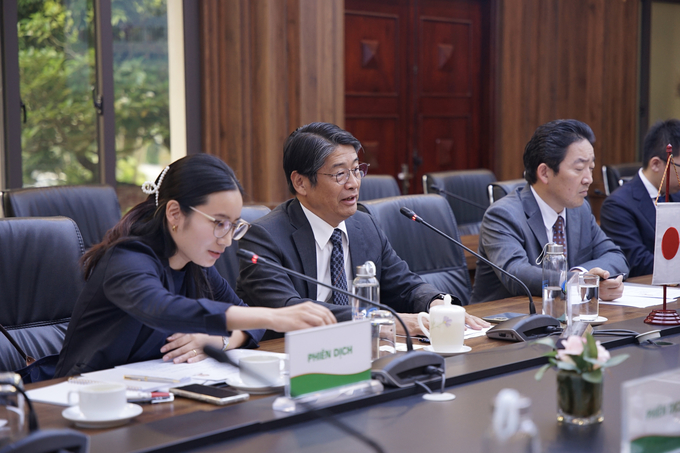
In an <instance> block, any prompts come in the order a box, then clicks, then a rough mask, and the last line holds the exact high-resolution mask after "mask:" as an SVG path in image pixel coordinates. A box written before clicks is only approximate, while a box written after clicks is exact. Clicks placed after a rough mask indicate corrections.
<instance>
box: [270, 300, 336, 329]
mask: <svg viewBox="0 0 680 453" xmlns="http://www.w3.org/2000/svg"><path fill="white" fill-rule="evenodd" d="M273 312H274V320H273V323H272V325H271V326H270V327H269V328H270V329H272V330H275V331H277V332H290V331H291V330H299V329H308V328H310V327H318V326H325V325H328V324H335V323H337V321H336V319H335V316H334V315H333V313H332V312H331V311H330V310H329V309H328V308H326V307H324V306H322V305H319V304H315V303H314V302H304V303H301V304H296V305H291V306H289V307H283V308H275V309H273Z"/></svg>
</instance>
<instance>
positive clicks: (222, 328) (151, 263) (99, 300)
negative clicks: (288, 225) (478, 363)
mask: <svg viewBox="0 0 680 453" xmlns="http://www.w3.org/2000/svg"><path fill="white" fill-rule="evenodd" d="M142 190H143V191H144V192H145V193H146V194H148V195H149V196H148V198H147V199H146V201H144V202H142V203H140V204H138V205H137V206H135V207H133V208H132V209H131V210H130V211H129V212H128V213H127V214H126V215H125V216H124V217H123V218H122V219H121V220H120V221H119V222H118V224H117V225H116V226H114V227H113V228H112V229H111V230H109V231H108V232H107V234H106V236H105V237H104V240H103V241H102V242H101V243H100V244H98V245H96V246H94V247H93V248H92V249H90V250H89V251H87V252H86V253H85V255H84V256H83V258H82V262H83V267H84V276H85V279H86V280H87V282H86V285H85V288H84V290H83V292H82V293H81V295H80V297H79V298H78V301H77V302H76V306H75V308H74V311H73V315H72V317H71V322H70V324H69V328H68V331H67V333H66V338H65V340H64V346H63V349H62V351H61V354H60V357H59V363H58V364H57V369H56V377H60V376H70V375H73V374H78V373H84V372H88V371H95V370H100V369H105V368H111V367H114V366H116V365H121V364H125V363H131V362H139V361H144V360H150V359H157V358H160V357H162V358H163V359H164V360H172V361H174V362H175V363H180V362H196V361H199V360H202V359H204V358H205V357H206V356H205V355H204V353H203V347H204V346H207V345H212V346H214V347H218V348H220V349H223V350H226V349H232V348H238V347H253V346H255V345H257V342H258V341H259V340H260V338H261V337H262V335H263V333H264V329H272V330H276V331H279V332H287V331H290V330H296V329H302V328H307V327H313V326H319V325H325V324H330V323H334V322H335V318H334V317H333V315H332V314H331V312H330V311H329V310H327V309H326V308H324V307H321V306H319V305H317V304H313V303H306V304H300V305H296V306H291V307H286V308H284V309H277V310H273V309H268V308H261V307H248V306H247V305H245V304H244V303H243V302H242V301H241V300H240V299H239V298H238V297H237V296H236V294H235V293H234V292H233V290H232V289H231V288H230V287H229V285H228V283H227V282H226V280H224V279H223V278H222V277H221V276H220V275H219V274H218V272H217V271H216V270H215V269H214V267H213V265H214V264H215V261H216V260H217V259H218V258H219V257H220V255H221V254H222V253H223V252H224V249H225V248H226V247H228V246H229V245H231V242H232V240H238V239H240V238H241V237H243V235H244V234H245V233H246V231H247V230H248V228H249V226H250V225H249V224H248V223H247V222H245V221H244V220H242V219H241V218H240V216H241V208H242V206H243V200H242V190H243V189H242V188H241V186H240V184H239V182H238V180H237V179H236V176H235V175H234V172H233V171H232V170H231V168H229V167H228V166H227V165H226V164H225V163H224V162H222V161H221V160H220V159H218V158H216V157H213V156H210V155H207V154H195V155H191V156H187V157H184V158H182V159H179V160H178V161H176V162H174V163H172V164H171V165H169V166H168V167H166V168H165V169H164V170H163V172H162V173H161V174H160V175H159V177H158V179H157V180H156V181H155V182H154V183H152V182H146V183H144V185H143V186H142Z"/></svg>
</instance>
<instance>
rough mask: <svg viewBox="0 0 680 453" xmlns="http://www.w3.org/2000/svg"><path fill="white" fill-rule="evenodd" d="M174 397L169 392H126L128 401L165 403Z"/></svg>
mask: <svg viewBox="0 0 680 453" xmlns="http://www.w3.org/2000/svg"><path fill="white" fill-rule="evenodd" d="M174 399H175V398H174V395H173V394H172V393H169V392H127V400H128V403H165V402H170V401H174Z"/></svg>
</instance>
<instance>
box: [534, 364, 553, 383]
mask: <svg viewBox="0 0 680 453" xmlns="http://www.w3.org/2000/svg"><path fill="white" fill-rule="evenodd" d="M548 368H550V364H545V365H543V366H542V367H541V368H539V369H538V371H537V372H536V375H534V379H536V380H537V381H540V380H541V379H542V378H543V375H544V374H545V372H546V371H547V370H548Z"/></svg>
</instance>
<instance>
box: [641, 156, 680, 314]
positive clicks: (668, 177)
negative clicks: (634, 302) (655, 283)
mask: <svg viewBox="0 0 680 453" xmlns="http://www.w3.org/2000/svg"><path fill="white" fill-rule="evenodd" d="M666 155H667V156H668V157H667V159H666V196H665V200H666V203H668V202H669V201H670V190H671V165H670V163H671V160H672V159H673V147H672V146H671V144H670V143H669V144H668V146H666ZM662 286H663V309H662V310H652V311H651V312H650V313H649V315H647V318H645V323H647V324H661V325H665V326H677V325H680V316H678V311H677V310H668V309H666V290H667V289H668V285H662Z"/></svg>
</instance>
